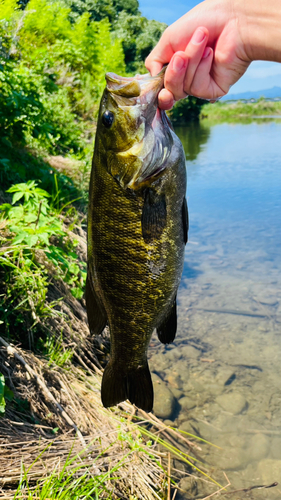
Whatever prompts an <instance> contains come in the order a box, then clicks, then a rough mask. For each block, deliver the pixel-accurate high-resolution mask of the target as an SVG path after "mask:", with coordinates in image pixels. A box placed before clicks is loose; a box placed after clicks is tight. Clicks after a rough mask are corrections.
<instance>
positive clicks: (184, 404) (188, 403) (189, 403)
mask: <svg viewBox="0 0 281 500" xmlns="http://www.w3.org/2000/svg"><path fill="white" fill-rule="evenodd" d="M179 404H180V406H181V408H182V409H183V410H191V409H192V408H195V406H196V405H197V399H192V398H190V397H188V396H184V397H183V398H180V400H179Z"/></svg>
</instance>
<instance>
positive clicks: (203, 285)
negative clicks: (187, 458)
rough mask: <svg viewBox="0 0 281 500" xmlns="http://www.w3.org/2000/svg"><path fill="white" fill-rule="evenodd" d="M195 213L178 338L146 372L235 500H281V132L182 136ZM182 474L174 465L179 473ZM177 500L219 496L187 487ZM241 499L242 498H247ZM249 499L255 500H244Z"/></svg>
mask: <svg viewBox="0 0 281 500" xmlns="http://www.w3.org/2000/svg"><path fill="white" fill-rule="evenodd" d="M176 132H177V134H178V135H179V137H180V139H181V141H182V143H183V146H184V148H185V152H186V157H187V175H188V188H187V198H188V206H189V214H190V232H189V243H188V245H187V248H186V256H185V267H184V272H183V278H182V284H181V286H180V289H179V293H178V334H177V339H176V341H175V342H174V344H172V345H171V346H168V347H165V346H159V344H158V342H157V343H156V342H155V346H156V347H155V348H154V349H155V350H154V351H153V352H154V353H153V355H152V356H151V359H150V366H151V369H152V371H153V370H154V371H155V372H156V373H157V374H158V375H159V376H160V377H161V378H162V380H164V381H165V382H166V383H167V387H168V388H169V389H170V390H171V391H172V392H173V395H174V396H175V397H176V400H177V403H176V406H175V407H174V410H173V413H171V415H170V416H169V419H168V421H167V423H169V421H172V422H173V425H174V426H176V427H178V428H180V429H183V430H185V431H188V432H191V433H193V434H198V435H200V436H201V437H203V438H205V439H207V440H208V441H211V442H212V443H214V444H216V445H218V446H220V447H221V449H217V448H214V447H210V446H208V445H200V446H201V448H202V450H201V451H200V453H199V458H201V459H202V460H203V461H204V462H205V466H206V469H207V470H208V471H209V473H211V475H212V477H213V478H214V479H216V480H217V481H218V482H220V483H221V484H226V479H225V477H224V475H223V472H222V471H225V473H226V474H227V477H228V478H229V480H230V481H231V487H230V490H234V489H239V488H247V487H250V486H253V485H258V484H270V483H273V482H274V481H278V482H279V487H276V488H272V489H265V490H253V491H252V492H250V493H247V494H246V493H243V494H242V493H235V494H232V495H231V498H232V499H235V500H238V499H240V498H242V497H243V498H255V499H259V498H263V499H271V498H272V499H275V498H279V499H280V498H281V272H280V270H281V252H280V248H281V124H280V123H275V122H269V123H264V124H258V123H251V124H247V125H241V124H235V125H230V124H220V125H215V126H213V127H211V128H208V127H204V125H203V126H202V125H201V126H199V125H198V126H194V125H193V126H192V127H189V128H188V127H181V128H178V129H177V130H176ZM176 465H177V464H176ZM181 484H182V486H183V488H184V489H185V490H186V492H185V493H184V492H182V496H181V497H180V496H179V497H178V498H195V497H196V498H200V497H201V498H202V497H204V496H205V495H208V494H210V493H212V492H213V491H215V488H213V487H212V486H211V485H210V484H208V483H205V482H204V481H201V480H199V481H197V482H196V481H195V482H194V481H193V482H191V481H189V482H188V481H183V482H182V483H181ZM241 495H242V496H241ZM247 495H248V496H247Z"/></svg>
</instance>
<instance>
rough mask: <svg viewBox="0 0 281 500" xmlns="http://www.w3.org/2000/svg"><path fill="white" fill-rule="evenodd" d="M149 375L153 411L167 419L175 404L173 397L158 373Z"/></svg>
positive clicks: (170, 415) (171, 413)
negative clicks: (152, 390) (150, 378)
mask: <svg viewBox="0 0 281 500" xmlns="http://www.w3.org/2000/svg"><path fill="white" fill-rule="evenodd" d="M151 377H152V382H153V388H154V405H153V412H154V414H155V415H156V416H157V417H160V418H163V419H169V418H171V417H172V415H173V412H174V409H175V406H176V400H175V397H174V395H173V394H172V392H171V391H170V390H169V389H168V387H167V386H166V384H165V383H164V382H163V380H162V379H161V378H160V377H158V375H156V374H155V373H152V374H151Z"/></svg>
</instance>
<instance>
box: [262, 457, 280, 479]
mask: <svg viewBox="0 0 281 500" xmlns="http://www.w3.org/2000/svg"><path fill="white" fill-rule="evenodd" d="M258 471H259V474H260V475H261V477H262V480H263V482H264V484H270V483H273V482H275V481H277V482H278V483H279V484H280V482H281V460H273V459H272V458H264V459H263V460H261V461H260V462H259V464H258Z"/></svg>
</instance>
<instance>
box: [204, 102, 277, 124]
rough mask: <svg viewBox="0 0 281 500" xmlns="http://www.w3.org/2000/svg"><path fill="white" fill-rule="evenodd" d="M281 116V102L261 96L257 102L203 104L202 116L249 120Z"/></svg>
mask: <svg viewBox="0 0 281 500" xmlns="http://www.w3.org/2000/svg"><path fill="white" fill-rule="evenodd" d="M279 115H280V118H281V102H279V101H278V102H273V101H266V100H265V99H263V98H260V99H259V100H258V101H257V102H243V101H236V102H231V103H228V102H220V101H218V102H215V103H213V104H211V103H209V104H206V105H204V106H203V108H202V111H201V115H200V118H201V119H206V120H210V121H222V122H238V121H239V122H241V121H242V122H247V121H251V120H252V119H253V118H255V119H261V120H262V119H266V117H270V116H279Z"/></svg>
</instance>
